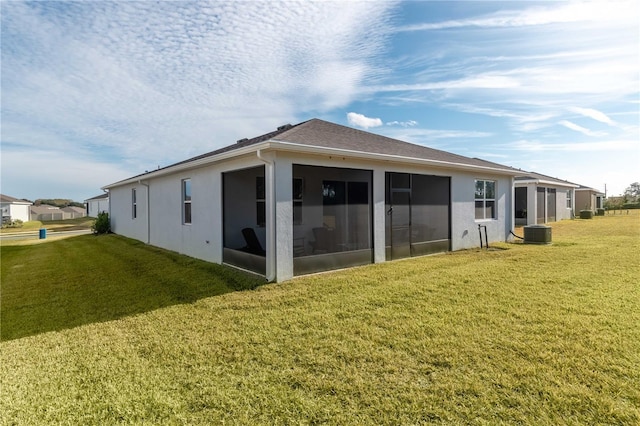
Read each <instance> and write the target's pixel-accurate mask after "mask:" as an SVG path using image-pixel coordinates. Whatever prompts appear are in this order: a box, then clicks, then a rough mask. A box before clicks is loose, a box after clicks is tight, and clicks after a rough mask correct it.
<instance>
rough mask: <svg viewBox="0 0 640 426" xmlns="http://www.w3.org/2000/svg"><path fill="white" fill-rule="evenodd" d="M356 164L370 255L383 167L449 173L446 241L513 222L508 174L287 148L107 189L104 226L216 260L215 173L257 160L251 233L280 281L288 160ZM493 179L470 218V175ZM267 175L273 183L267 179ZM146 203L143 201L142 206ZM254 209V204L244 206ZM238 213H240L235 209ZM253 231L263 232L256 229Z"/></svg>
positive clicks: (287, 237)
mask: <svg viewBox="0 0 640 426" xmlns="http://www.w3.org/2000/svg"><path fill="white" fill-rule="evenodd" d="M294 164H301V165H311V166H324V167H337V168H351V169H360V170H366V171H371V172H372V176H373V178H372V180H373V188H372V200H371V204H372V216H373V223H372V229H373V232H372V233H373V260H374V262H384V261H385V218H386V212H385V191H386V188H385V173H386V172H402V173H416V174H426V175H436V176H446V177H450V182H451V248H452V250H460V249H467V248H474V247H479V246H480V239H479V234H478V224H481V225H486V227H487V236H488V239H489V242H490V243H491V242H496V241H505V240H508V239H509V231H510V230H511V229H512V226H513V221H514V219H513V211H512V210H513V209H512V208H511V206H512V205H513V190H512V188H513V186H512V181H511V177H510V176H503V175H494V174H491V173H473V172H460V171H452V170H450V169H445V168H426V167H422V166H418V165H415V166H411V165H409V166H408V165H399V164H393V163H390V162H371V161H368V162H365V161H361V160H358V159H349V158H341V157H331V156H321V155H311V154H309V155H301V154H292V153H287V152H277V153H275V152H272V153H265V154H264V155H261V158H259V157H258V156H257V155H255V153H254V154H253V155H252V156H246V157H243V158H235V159H232V160H227V161H224V162H219V163H216V164H213V165H209V166H205V167H201V168H197V169H191V170H187V171H181V172H177V173H174V174H171V175H166V176H162V177H157V178H154V179H149V180H141V181H140V182H138V183H135V184H130V185H123V186H119V187H114V188H111V190H110V192H109V195H110V201H111V203H110V204H111V206H110V209H111V227H112V230H113V231H114V232H115V233H117V234H120V235H124V236H127V237H131V238H135V239H138V240H140V241H143V242H147V243H149V244H152V245H155V246H158V247H162V248H165V249H169V250H173V251H177V252H179V253H183V254H186V255H189V256H193V257H195V258H199V259H203V260H206V261H210V262H216V263H221V262H222V252H223V218H222V216H223V206H222V188H223V185H222V176H223V173H224V172H227V171H235V170H240V169H245V168H251V167H256V166H264V170H265V183H266V188H265V192H266V194H265V195H266V199H265V205H266V226H265V227H264V228H263V230H260V229H258V230H257V232H258V238H259V239H260V240H261V242H262V243H263V246H264V247H265V249H266V252H267V259H266V264H267V268H266V276H267V278H268V279H277V280H278V281H284V280H287V279H290V278H292V277H293V234H294V232H293V227H294V225H293V207H292V201H291V198H292V184H291V182H292V178H293V177H294V176H293V165H294ZM183 179H191V190H192V201H191V206H192V223H191V224H183V223H182V187H181V185H182V180H183ZM476 179H484V180H493V181H495V182H496V204H497V206H496V212H497V217H496V218H495V219H489V220H481V221H478V220H476V219H475V205H474V191H475V180H476ZM271 182H273V185H272V184H271ZM132 188H136V191H137V217H136V218H135V219H134V218H132V206H131V203H132V202H131V189H132ZM147 206H148V207H147ZM251 208H254V209H255V204H254V205H252V206H251ZM238 214H242V213H241V212H238ZM260 232H263V233H262V234H261V233H260Z"/></svg>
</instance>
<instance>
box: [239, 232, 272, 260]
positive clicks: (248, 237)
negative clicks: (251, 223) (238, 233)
mask: <svg viewBox="0 0 640 426" xmlns="http://www.w3.org/2000/svg"><path fill="white" fill-rule="evenodd" d="M242 236H243V237H244V241H245V242H246V243H247V245H246V246H245V247H244V248H243V249H242V251H245V252H247V253H251V254H255V255H258V256H264V255H265V254H266V253H265V251H264V249H263V248H262V244H260V240H258V236H257V235H256V231H254V230H253V228H244V229H243V230H242Z"/></svg>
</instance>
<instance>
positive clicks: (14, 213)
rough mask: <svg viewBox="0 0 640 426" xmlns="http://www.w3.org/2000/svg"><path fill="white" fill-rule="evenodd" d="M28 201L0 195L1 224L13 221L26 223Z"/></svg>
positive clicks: (27, 219) (29, 204) (27, 218)
mask: <svg viewBox="0 0 640 426" xmlns="http://www.w3.org/2000/svg"><path fill="white" fill-rule="evenodd" d="M32 204H33V203H31V202H30V201H25V200H19V199H17V198H14V197H10V196H8V195H4V194H0V206H1V207H2V223H5V222H11V221H13V220H21V221H23V222H28V221H29V218H30V215H29V206H31V205H32Z"/></svg>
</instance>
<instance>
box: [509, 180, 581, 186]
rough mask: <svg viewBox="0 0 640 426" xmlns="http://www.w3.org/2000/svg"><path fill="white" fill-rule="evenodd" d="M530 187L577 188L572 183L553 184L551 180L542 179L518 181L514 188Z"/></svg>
mask: <svg viewBox="0 0 640 426" xmlns="http://www.w3.org/2000/svg"><path fill="white" fill-rule="evenodd" d="M519 184H520V185H530V184H536V185H539V184H543V185H554V186H564V187H567V188H578V187H579V185H576V184H573V183H569V182H554V181H551V180H544V179H519V180H516V181H515V186H518V185H519Z"/></svg>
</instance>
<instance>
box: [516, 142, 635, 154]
mask: <svg viewBox="0 0 640 426" xmlns="http://www.w3.org/2000/svg"><path fill="white" fill-rule="evenodd" d="M637 146H638V142H636V141H632V140H603V141H597V142H574V143H544V142H539V141H530V140H520V141H516V142H513V143H511V144H510V145H509V148H511V149H515V150H518V151H531V152H535V151H558V152H582V151H589V152H597V151H605V152H611V151H628V150H633V149H634V148H637Z"/></svg>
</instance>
